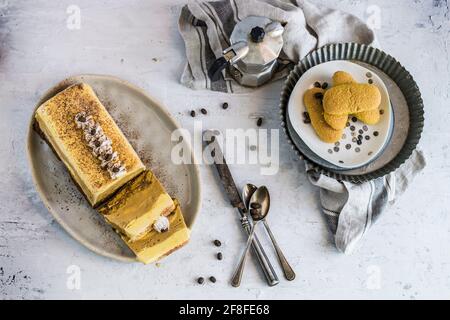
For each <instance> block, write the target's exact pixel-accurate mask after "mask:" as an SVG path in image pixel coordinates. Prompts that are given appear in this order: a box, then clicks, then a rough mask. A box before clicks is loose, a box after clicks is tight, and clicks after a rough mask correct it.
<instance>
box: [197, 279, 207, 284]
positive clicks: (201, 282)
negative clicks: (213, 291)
mask: <svg viewBox="0 0 450 320" xmlns="http://www.w3.org/2000/svg"><path fill="white" fill-rule="evenodd" d="M197 282H198V284H203V283H204V282H205V278H203V277H200V278H198V279H197Z"/></svg>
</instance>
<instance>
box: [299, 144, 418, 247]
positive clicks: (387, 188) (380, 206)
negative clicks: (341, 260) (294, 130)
mask: <svg viewBox="0 0 450 320" xmlns="http://www.w3.org/2000/svg"><path fill="white" fill-rule="evenodd" d="M425 164H426V161H425V157H424V155H423V153H422V151H418V150H416V151H414V152H413V154H412V155H411V157H410V158H409V159H408V161H406V162H405V163H404V164H403V165H402V166H401V167H400V168H398V169H397V170H396V171H395V172H393V173H391V174H388V175H386V176H384V177H381V178H378V179H375V180H372V181H369V182H365V183H362V184H353V183H349V182H339V181H337V180H335V179H332V178H329V177H327V176H324V175H320V174H318V173H317V172H316V171H315V170H313V169H311V170H310V168H309V167H308V166H307V168H306V170H307V173H308V177H309V180H310V181H311V183H313V184H314V185H316V186H318V187H320V188H321V189H320V201H321V205H322V211H323V213H324V215H325V217H326V221H327V223H328V226H329V228H330V230H331V232H332V233H333V234H334V240H335V243H336V247H337V248H338V249H339V250H340V251H341V252H343V253H345V254H351V253H352V252H354V250H355V249H356V248H357V247H358V245H359V242H360V240H361V239H362V237H363V236H364V234H365V233H366V231H367V230H369V228H370V227H371V225H372V224H373V223H374V222H375V221H376V220H377V218H378V217H379V216H380V215H381V213H383V212H384V211H385V209H386V207H388V206H389V205H391V204H393V203H394V202H395V200H396V199H397V197H398V196H399V195H401V194H402V193H403V192H404V191H405V190H406V189H407V188H408V186H409V185H411V183H412V180H413V178H414V177H415V176H416V175H417V174H418V173H419V172H421V171H422V169H423V168H424V167H425Z"/></svg>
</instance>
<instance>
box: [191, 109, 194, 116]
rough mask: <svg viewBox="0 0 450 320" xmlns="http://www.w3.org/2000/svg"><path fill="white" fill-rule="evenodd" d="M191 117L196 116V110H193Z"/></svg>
mask: <svg viewBox="0 0 450 320" xmlns="http://www.w3.org/2000/svg"><path fill="white" fill-rule="evenodd" d="M191 117H192V118H194V117H195V111H194V110H192V111H191Z"/></svg>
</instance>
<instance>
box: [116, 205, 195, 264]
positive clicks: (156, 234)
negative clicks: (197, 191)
mask: <svg viewBox="0 0 450 320" xmlns="http://www.w3.org/2000/svg"><path fill="white" fill-rule="evenodd" d="M175 206H176V208H175V210H174V212H172V213H171V214H170V215H169V216H168V217H167V218H162V219H161V220H158V221H157V223H156V224H155V225H154V228H153V229H152V230H151V231H149V232H148V233H147V234H146V235H145V236H144V237H142V238H141V239H139V240H137V241H130V240H129V239H127V238H126V237H125V236H123V239H124V241H125V242H126V243H127V245H128V246H129V247H130V249H131V250H132V251H133V252H134V253H135V254H136V256H137V258H138V260H139V261H141V262H143V263H145V264H148V263H152V262H155V261H157V260H159V259H161V258H163V257H165V256H167V255H169V254H170V253H172V252H173V251H175V250H176V249H178V248H180V247H182V246H183V245H184V244H186V243H187V242H188V240H189V235H190V230H189V228H188V227H187V226H186V223H185V222H184V218H183V214H182V212H181V208H180V205H179V203H178V201H177V200H175Z"/></svg>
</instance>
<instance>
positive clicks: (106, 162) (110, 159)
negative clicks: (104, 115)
mask: <svg viewBox="0 0 450 320" xmlns="http://www.w3.org/2000/svg"><path fill="white" fill-rule="evenodd" d="M75 123H76V124H77V128H78V129H82V130H83V133H84V139H85V140H86V142H87V144H88V146H89V147H90V148H91V150H92V154H93V155H94V157H96V158H97V159H99V160H100V167H101V168H102V169H105V170H107V171H108V173H109V175H110V176H111V178H112V179H117V178H120V177H121V176H123V175H124V174H125V173H126V172H127V170H126V169H125V166H124V165H123V164H122V162H121V161H120V160H119V155H118V154H117V152H115V151H114V150H113V148H112V141H111V140H110V139H109V138H108V137H107V136H106V135H105V133H104V132H103V129H102V127H101V126H100V125H99V124H98V123H96V122H95V121H94V119H93V117H92V116H91V115H87V114H86V112H80V113H77V114H76V115H75Z"/></svg>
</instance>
